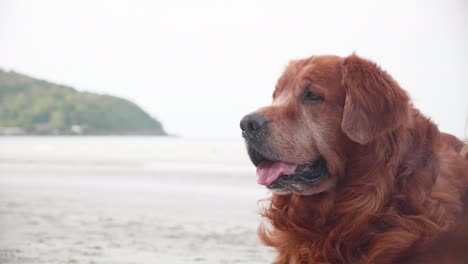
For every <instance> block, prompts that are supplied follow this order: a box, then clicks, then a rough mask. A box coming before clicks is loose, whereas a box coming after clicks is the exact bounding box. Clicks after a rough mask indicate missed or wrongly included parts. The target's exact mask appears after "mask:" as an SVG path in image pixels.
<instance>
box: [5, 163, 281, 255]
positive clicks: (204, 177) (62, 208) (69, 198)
mask: <svg viewBox="0 0 468 264" xmlns="http://www.w3.org/2000/svg"><path fill="white" fill-rule="evenodd" d="M266 196H267V194H266V192H265V190H263V189H261V188H259V187H257V186H255V179H254V176H252V175H251V174H250V173H231V174H229V173H227V174H226V173H225V174H224V175H222V174H220V173H216V172H211V173H202V172H199V173H198V174H197V173H192V174H187V172H186V171H182V172H177V171H171V172H168V171H166V172H164V173H163V172H160V171H157V170H154V169H151V168H150V169H148V168H142V167H119V168H114V167H105V166H100V167H96V166H89V167H86V166H80V167H76V166H47V165H40V164H39V165H38V164H33V165H26V164H0V263H15V264H16V263H18V264H19V263H31V264H32V263H34V264H45V263H48V264H49V263H109V264H111V263H112V264H118V263H122V264H123V263H269V262H271V260H272V259H273V256H274V254H273V252H272V251H271V250H270V249H268V248H266V247H265V246H263V245H261V243H260V242H259V241H258V238H257V235H256V229H257V226H258V224H259V223H260V221H261V219H260V217H259V215H258V211H259V208H258V205H257V200H258V199H259V198H262V197H266Z"/></svg>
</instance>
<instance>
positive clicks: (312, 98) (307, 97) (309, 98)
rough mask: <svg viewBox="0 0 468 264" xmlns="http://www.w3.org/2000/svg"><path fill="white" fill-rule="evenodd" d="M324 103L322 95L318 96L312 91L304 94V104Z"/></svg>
mask: <svg viewBox="0 0 468 264" xmlns="http://www.w3.org/2000/svg"><path fill="white" fill-rule="evenodd" d="M321 101H323V97H322V96H320V95H316V94H314V93H313V92H311V91H307V92H306V93H305V94H304V102H309V103H318V102H321Z"/></svg>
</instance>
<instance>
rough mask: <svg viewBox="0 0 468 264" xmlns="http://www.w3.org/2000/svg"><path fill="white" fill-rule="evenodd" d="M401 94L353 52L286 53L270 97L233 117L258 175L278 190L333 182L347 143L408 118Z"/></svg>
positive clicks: (317, 188)
mask: <svg viewBox="0 0 468 264" xmlns="http://www.w3.org/2000/svg"><path fill="white" fill-rule="evenodd" d="M408 118H409V102H408V96H407V94H406V93H405V92H404V91H403V90H402V89H401V88H400V87H399V86H398V84H397V83H396V81H394V80H393V79H392V78H391V77H390V76H389V75H388V74H387V73H386V72H384V71H383V70H381V69H380V68H379V67H378V66H377V65H376V64H374V63H372V62H370V61H368V60H365V59H362V58H360V57H358V56H356V55H354V54H353V55H351V56H349V57H346V58H341V57H337V56H314V57H311V58H308V59H304V60H299V61H293V62H291V63H290V64H289V65H288V67H287V68H286V70H285V72H284V73H283V75H282V76H281V77H280V79H279V81H278V84H277V86H276V89H275V91H274V93H273V102H272V104H271V105H269V106H266V107H262V108H260V109H258V110H256V111H255V112H253V113H250V114H248V115H246V116H245V117H244V118H243V119H242V120H241V123H240V127H241V129H242V135H243V137H244V138H245V140H246V144H247V150H248V153H249V156H250V159H251V161H252V162H253V164H254V165H255V166H256V167H257V176H258V183H259V184H262V185H266V186H267V188H269V189H271V190H273V191H274V192H276V193H279V194H288V193H291V192H293V193H298V194H302V195H311V194H316V193H320V192H324V191H327V190H330V189H333V188H334V187H335V186H336V184H337V181H338V180H339V178H340V177H342V175H343V174H344V171H345V169H346V165H347V164H346V161H347V156H348V155H350V151H349V150H350V149H353V148H356V147H359V146H362V145H367V144H369V143H371V142H373V141H374V140H376V139H378V138H379V137H381V136H383V135H385V134H388V133H390V132H391V131H392V130H393V129H396V128H398V127H399V126H401V125H402V124H404V123H405V122H407V121H408Z"/></svg>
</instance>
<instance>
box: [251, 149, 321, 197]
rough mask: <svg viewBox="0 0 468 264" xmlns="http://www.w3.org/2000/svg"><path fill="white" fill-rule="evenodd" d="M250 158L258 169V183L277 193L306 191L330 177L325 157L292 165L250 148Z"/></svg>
mask: <svg viewBox="0 0 468 264" xmlns="http://www.w3.org/2000/svg"><path fill="white" fill-rule="evenodd" d="M248 153H249V157H250V160H251V161H252V163H253V164H254V165H255V166H256V167H257V177H258V178H257V182H258V184H261V185H265V186H266V187H267V188H268V189H270V190H273V191H277V192H291V191H293V192H298V193H301V192H302V191H304V188H305V187H306V186H308V185H311V184H314V183H315V182H318V181H319V180H321V179H322V178H324V177H325V176H327V175H328V168H327V162H326V160H325V159H324V158H323V157H320V158H317V159H314V160H312V161H310V162H308V163H306V164H301V165H297V164H291V163H288V162H284V161H279V160H269V159H267V158H266V157H265V156H263V155H262V154H261V153H260V152H258V151H256V150H254V149H251V148H249V149H248Z"/></svg>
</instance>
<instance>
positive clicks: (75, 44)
mask: <svg viewBox="0 0 468 264" xmlns="http://www.w3.org/2000/svg"><path fill="white" fill-rule="evenodd" d="M380 2H381V1H371V0H369V1H282V2H277V1H252V0H236V1H234V0H233V1H219V0H197V1H190V0H187V1H180V0H176V1H172V0H171V1H114V0H112V1H111V0H108V1H103V0H101V1H85V0H78V1H64V0H56V1H52V0H41V1H35V0H31V1H22V0H10V1H9V0H0V67H1V68H4V69H7V70H9V69H13V70H16V71H19V72H23V73H26V74H30V75H32V76H35V77H39V78H42V79H47V80H50V81H53V82H58V83H62V84H67V85H70V86H73V87H75V88H77V89H79V90H87V91H92V92H99V93H108V94H112V95H117V96H122V97H125V98H127V99H130V100H132V101H134V102H135V103H137V104H138V105H140V106H141V107H142V108H143V109H144V110H146V111H148V112H149V113H150V114H151V115H153V116H154V117H156V118H158V119H159V120H161V121H162V123H163V124H164V125H165V127H166V129H167V130H168V131H169V132H171V133H176V134H180V135H183V136H187V137H218V138H234V137H240V132H239V128H238V123H239V120H240V119H241V117H242V116H243V115H244V114H246V113H247V112H250V111H251V110H254V109H256V108H258V107H259V106H262V105H266V104H268V103H270V101H271V93H272V90H273V87H274V85H275V83H276V80H277V79H278V77H279V75H280V74H281V72H282V70H283V69H284V67H285V65H286V64H287V62H288V61H289V60H290V59H297V58H302V57H307V56H310V55H313V54H337V55H341V56H345V55H348V54H350V53H352V52H353V51H356V52H357V53H358V54H359V55H361V56H364V57H367V58H370V59H373V60H375V61H377V62H378V63H379V64H380V65H381V66H382V67H383V68H385V69H387V70H388V71H389V73H390V74H391V75H392V76H393V77H394V78H395V79H396V80H397V81H399V83H400V84H401V85H402V86H403V87H404V88H405V89H406V90H408V91H409V93H410V95H411V96H412V98H413V101H414V103H415V105H416V106H417V107H418V108H419V109H421V110H422V112H423V113H425V114H426V115H428V116H430V117H431V118H432V119H433V120H434V121H435V122H436V123H438V124H439V126H440V128H441V130H444V131H448V132H450V133H453V134H456V135H457V136H459V137H463V136H464V134H465V132H464V130H465V120H466V118H467V117H468V15H467V14H468V5H467V1H464V0H458V1H452V0H440V1H388V2H387V3H386V4H382V3H380Z"/></svg>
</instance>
